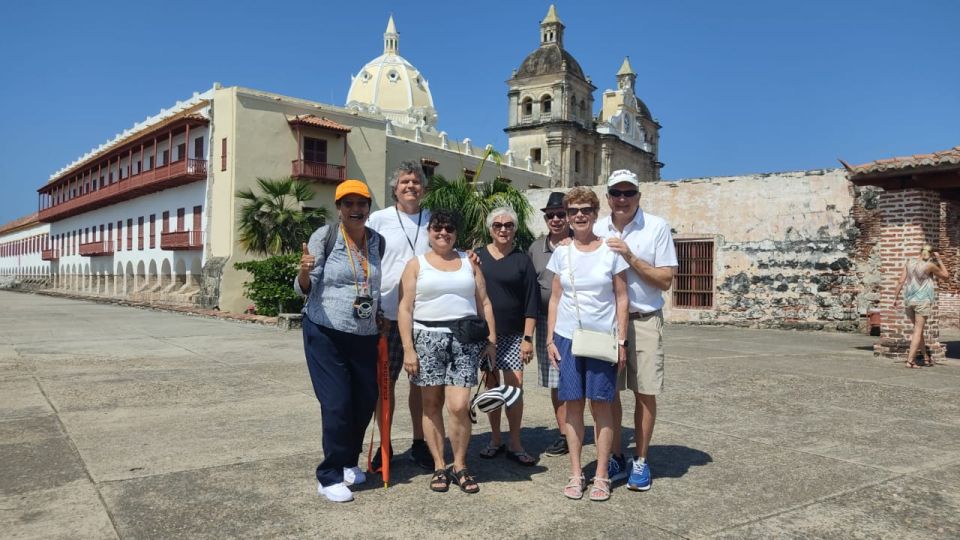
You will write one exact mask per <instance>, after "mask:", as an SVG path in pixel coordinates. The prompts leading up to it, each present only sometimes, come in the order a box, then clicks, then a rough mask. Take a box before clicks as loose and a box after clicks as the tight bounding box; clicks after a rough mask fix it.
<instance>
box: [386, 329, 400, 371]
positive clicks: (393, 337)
mask: <svg viewBox="0 0 960 540" xmlns="http://www.w3.org/2000/svg"><path fill="white" fill-rule="evenodd" d="M387 362H388V364H389V365H390V380H393V381H396V380H397V379H398V378H399V377H400V371H402V370H403V342H402V341H400V326H399V325H398V324H397V321H390V331H389V332H387Z"/></svg>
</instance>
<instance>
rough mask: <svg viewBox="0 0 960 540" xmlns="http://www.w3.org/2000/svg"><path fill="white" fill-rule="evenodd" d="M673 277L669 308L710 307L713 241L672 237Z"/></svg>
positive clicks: (711, 303) (711, 302) (711, 298)
mask: <svg viewBox="0 0 960 540" xmlns="http://www.w3.org/2000/svg"><path fill="white" fill-rule="evenodd" d="M674 245H675V246H676V248H677V263H678V265H679V267H678V268H677V275H676V279H674V282H673V307H677V308H695V309H702V308H712V307H713V240H675V241H674Z"/></svg>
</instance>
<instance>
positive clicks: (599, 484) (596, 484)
mask: <svg viewBox="0 0 960 540" xmlns="http://www.w3.org/2000/svg"><path fill="white" fill-rule="evenodd" d="M609 498H610V479H609V478H600V477H599V476H594V477H593V487H591V488H590V500H591V501H597V502H601V501H605V500H607V499H609Z"/></svg>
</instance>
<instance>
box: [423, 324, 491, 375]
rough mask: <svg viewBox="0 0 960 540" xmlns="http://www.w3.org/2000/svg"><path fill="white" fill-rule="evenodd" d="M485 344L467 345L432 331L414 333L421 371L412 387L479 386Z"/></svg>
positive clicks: (445, 334)
mask: <svg viewBox="0 0 960 540" xmlns="http://www.w3.org/2000/svg"><path fill="white" fill-rule="evenodd" d="M484 343H486V342H485V341H484V342H480V343H470V344H464V343H460V342H459V341H457V339H456V338H454V337H453V334H450V333H448V332H435V331H430V330H418V329H414V330H413V346H414V348H415V349H416V351H417V358H419V360H420V370H419V372H417V375H416V376H415V377H410V383H411V384H414V385H416V386H463V387H465V388H470V387H473V386H476V385H477V366H478V364H479V363H480V353H481V352H482V351H483V347H484Z"/></svg>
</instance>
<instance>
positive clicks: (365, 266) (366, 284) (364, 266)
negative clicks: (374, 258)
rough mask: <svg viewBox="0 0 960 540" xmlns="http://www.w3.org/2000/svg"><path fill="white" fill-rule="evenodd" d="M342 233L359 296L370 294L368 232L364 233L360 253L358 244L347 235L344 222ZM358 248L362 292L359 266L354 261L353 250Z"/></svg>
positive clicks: (354, 284)
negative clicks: (361, 284)
mask: <svg viewBox="0 0 960 540" xmlns="http://www.w3.org/2000/svg"><path fill="white" fill-rule="evenodd" d="M340 234H342V235H343V243H344V244H346V245H347V258H348V259H350V268H351V269H352V270H353V286H354V287H355V288H356V289H357V296H363V295H367V294H370V293H369V291H370V281H369V280H370V267H369V263H368V262H367V261H368V259H369V258H370V253H369V251H368V250H367V247H368V246H367V233H366V231H364V233H363V253H360V248H358V247H357V245H356V244H354V243H353V242H351V241H350V238H349V237H348V236H347V231H345V230H344V229H343V223H341V224H340ZM354 250H356V252H357V259H358V260H359V261H360V271H361V272H363V293H362V294H361V293H360V276H359V274H358V273H357V267H356V265H355V264H354V262H353V252H354Z"/></svg>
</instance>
